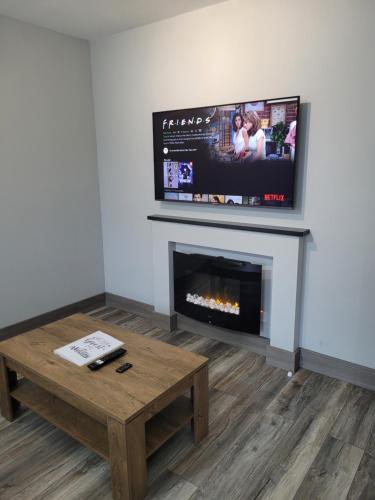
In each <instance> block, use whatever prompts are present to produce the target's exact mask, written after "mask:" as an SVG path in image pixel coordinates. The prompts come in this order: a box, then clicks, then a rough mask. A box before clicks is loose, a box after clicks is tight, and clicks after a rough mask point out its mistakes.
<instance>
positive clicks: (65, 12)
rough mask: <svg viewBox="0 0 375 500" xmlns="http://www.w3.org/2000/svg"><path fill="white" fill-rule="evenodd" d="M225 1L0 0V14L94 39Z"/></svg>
mask: <svg viewBox="0 0 375 500" xmlns="http://www.w3.org/2000/svg"><path fill="white" fill-rule="evenodd" d="M223 1H225V0H0V15H1V14H3V15H5V16H8V17H13V18H15V19H19V20H20V21H26V22H30V23H32V24H35V25H37V26H42V27H44V28H49V29H52V30H55V31H59V32H60V33H65V34H67V35H73V36H77V37H79V38H87V39H94V38H97V37H100V36H103V35H110V34H113V33H118V32H120V31H124V30H127V29H131V28H135V27H137V26H142V25H144V24H149V23H152V22H155V21H160V20H161V19H166V18H169V17H173V16H176V15H178V14H182V13H184V12H189V11H192V10H196V9H200V8H202V7H207V6H209V5H213V4H216V3H220V2H223Z"/></svg>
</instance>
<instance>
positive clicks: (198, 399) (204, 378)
mask: <svg viewBox="0 0 375 500" xmlns="http://www.w3.org/2000/svg"><path fill="white" fill-rule="evenodd" d="M193 384H194V385H193V391H192V392H193V408H194V420H193V429H194V439H195V442H196V443H199V441H201V440H202V439H203V438H204V437H205V436H207V434H208V366H207V365H206V366H204V367H203V368H201V369H200V370H199V371H198V372H197V373H195V375H194V382H193Z"/></svg>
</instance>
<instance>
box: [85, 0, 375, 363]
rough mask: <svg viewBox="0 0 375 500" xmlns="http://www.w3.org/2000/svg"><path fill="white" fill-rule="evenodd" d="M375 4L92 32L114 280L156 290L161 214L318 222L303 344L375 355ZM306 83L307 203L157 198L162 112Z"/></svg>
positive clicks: (228, 14)
mask: <svg viewBox="0 0 375 500" xmlns="http://www.w3.org/2000/svg"><path fill="white" fill-rule="evenodd" d="M374 15H375V4H374V3H373V2H371V1H367V0H360V1H355V0H316V1H313V2H312V1H309V0H304V1H301V0H285V1H283V2H279V1H277V0H264V1H262V2H256V1H250V0H232V1H230V2H227V3H222V4H218V5H216V6H213V7H210V8H207V9H203V10H200V11H196V12H193V13H189V14H185V15H182V16H179V17H176V18H174V19H169V20H166V21H163V22H159V23H155V24H153V25H149V26H145V27H142V28H139V29H135V30H131V31H128V32H125V33H122V34H119V35H115V36H112V37H108V38H105V39H102V40H99V41H96V42H94V43H93V44H92V70H93V85H94V99H95V112H96V125H97V143H98V162H99V178H100V190H101V201H102V219H103V234H104V259H105V280H106V290H107V291H108V292H112V293H116V294H119V295H123V296H125V297H129V298H133V299H135V300H140V301H143V302H148V303H151V302H152V286H151V283H150V277H151V275H152V273H151V265H152V258H151V227H150V225H151V224H150V223H149V222H147V220H146V216H147V215H148V214H150V213H155V212H156V213H165V214H179V215H181V216H197V217H199V216H201V217H211V218H216V219H219V218H222V219H226V220H238V221H248V222H254V223H264V224H280V225H290V226H297V227H308V228H310V229H311V231H312V237H310V238H308V240H307V248H306V259H305V283H304V297H303V310H302V319H301V321H302V325H301V329H302V330H301V343H302V346H303V347H305V348H308V349H312V350H314V351H318V352H322V353H325V354H328V355H332V356H336V357H339V358H341V359H345V360H348V361H352V362H355V363H360V364H363V365H366V366H370V367H375V357H374V352H375V335H374V320H373V310H374V297H375V271H374V269H375V266H374V263H373V256H374V247H375V237H374V211H375V209H374V200H373V190H374V187H375V182H374V181H375V173H374V172H375V169H374V160H373V147H372V144H373V142H374V140H373V116H374V111H375V109H374V100H373V92H374V83H375V78H374V77H375V73H374V64H373V47H374V46H375V35H374V33H375V31H374V29H373V19H374ZM296 94H300V95H301V96H302V102H304V103H306V104H305V105H304V107H303V108H304V109H303V115H304V116H303V122H304V130H305V136H306V137H307V140H306V141H305V142H306V144H305V147H304V151H303V153H302V155H301V158H300V160H301V161H300V175H299V182H298V186H299V199H298V208H297V209H296V210H295V211H293V212H283V211H280V210H272V211H271V210H268V211H267V210H266V209H252V210H249V209H241V208H239V209H236V208H232V207H201V206H199V207H198V206H194V207H191V206H188V205H178V206H176V205H174V204H173V205H171V204H169V205H168V206H165V205H164V204H163V203H160V202H155V201H153V197H154V193H153V152H152V123H151V113H152V111H156V110H163V109H175V108H183V107H189V106H200V105H209V104H212V103H217V102H223V103H225V102H233V101H237V100H238V101H244V100H251V99H259V98H267V97H276V96H284V95H296ZM193 230H194V229H193V228H192V231H193ZM172 236H173V235H172Z"/></svg>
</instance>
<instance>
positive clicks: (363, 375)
mask: <svg viewBox="0 0 375 500" xmlns="http://www.w3.org/2000/svg"><path fill="white" fill-rule="evenodd" d="M300 366H301V368H306V369H307V370H311V371H313V372H317V373H322V374H323V375H328V376H329V377H333V378H338V379H339V380H343V381H344V382H349V383H351V384H354V385H359V386H360V387H364V388H365V389H370V390H371V391H375V369H374V368H368V367H367V366H362V365H357V364H355V363H350V362H349V361H344V360H343V359H338V358H333V357H332V356H327V355H326V354H321V353H319V352H315V351H310V350H308V349H304V348H301V355H300Z"/></svg>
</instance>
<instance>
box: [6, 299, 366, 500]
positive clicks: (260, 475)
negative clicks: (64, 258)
mask: <svg viewBox="0 0 375 500" xmlns="http://www.w3.org/2000/svg"><path fill="white" fill-rule="evenodd" d="M89 314H90V315H91V316H93V317H97V318H100V319H103V320H105V321H108V322H109V323H114V324H117V325H122V326H126V327H127V328H129V329H131V330H133V331H135V332H137V333H139V334H140V335H147V336H150V337H154V338H158V339H160V340H163V341H165V342H169V343H171V344H173V345H178V346H180V347H182V348H184V349H188V350H191V351H194V352H197V353H200V354H203V355H204V356H207V357H208V358H209V359H210V365H209V390H210V393H209V399H210V433H209V436H208V437H207V438H206V439H205V440H204V441H203V442H202V443H201V444H199V445H198V446H195V445H194V442H193V437H192V432H191V430H190V428H187V429H185V430H183V431H181V432H180V433H179V434H178V435H176V436H175V437H174V438H173V439H172V440H171V441H170V442H168V443H167V444H166V445H164V446H163V447H162V448H161V449H160V450H159V451H157V452H156V453H155V454H154V455H153V456H152V457H151V458H150V459H149V461H148V473H149V477H148V479H149V493H148V495H147V499H148V500H151V499H154V500H155V499H157V500H250V499H256V500H266V499H267V500H270V499H274V500H284V499H285V500H292V499H295V500H306V499H314V500H315V499H322V500H331V499H332V500H341V499H350V500H354V499H361V500H364V499H374V500H375V393H373V392H371V391H368V390H365V389H361V388H359V387H355V386H353V385H350V384H347V383H344V382H341V381H338V380H335V379H332V378H329V377H326V376H323V375H319V374H315V373H312V372H309V371H307V370H300V371H299V372H297V373H296V374H295V375H294V376H293V377H292V378H291V379H289V378H288V377H287V375H286V372H285V371H284V370H281V369H278V368H273V367H270V366H267V365H266V364H265V358H264V357H263V356H259V355H257V354H254V353H251V352H247V351H244V350H241V349H240V348H236V347H232V346H229V345H227V344H224V343H221V342H217V341H214V340H211V339H208V338H205V337H201V336H199V335H194V334H192V333H190V332H185V331H177V332H173V333H167V332H165V331H163V330H160V329H158V328H153V327H152V325H151V322H150V321H149V320H147V319H144V318H142V317H140V316H138V315H136V314H132V313H130V312H127V311H122V310H119V309H116V308H114V307H102V308H99V309H95V310H93V311H91V312H90V313H89ZM21 411H22V414H21V416H20V418H18V419H17V420H16V421H15V422H13V423H9V422H7V421H6V420H4V419H1V417H0V498H1V500H36V499H38V500H47V499H54V500H55V499H56V500H60V499H61V500H84V499H87V500H88V499H90V500H107V499H108V500H109V499H111V483H110V474H109V467H108V464H107V463H106V462H105V461H104V460H102V459H101V458H100V457H98V456H96V455H95V454H94V453H92V452H90V451H89V450H88V449H86V448H84V447H83V446H81V445H80V444H78V443H77V442H76V441H74V440H73V439H71V438H70V437H68V436H67V435H65V434H64V433H63V432H62V431H59V430H58V429H56V428H54V427H53V426H52V425H50V424H48V423H47V422H45V421H44V420H43V419H41V418H40V417H38V416H37V415H35V414H33V413H32V412H31V411H29V410H25V409H24V410H21Z"/></svg>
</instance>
